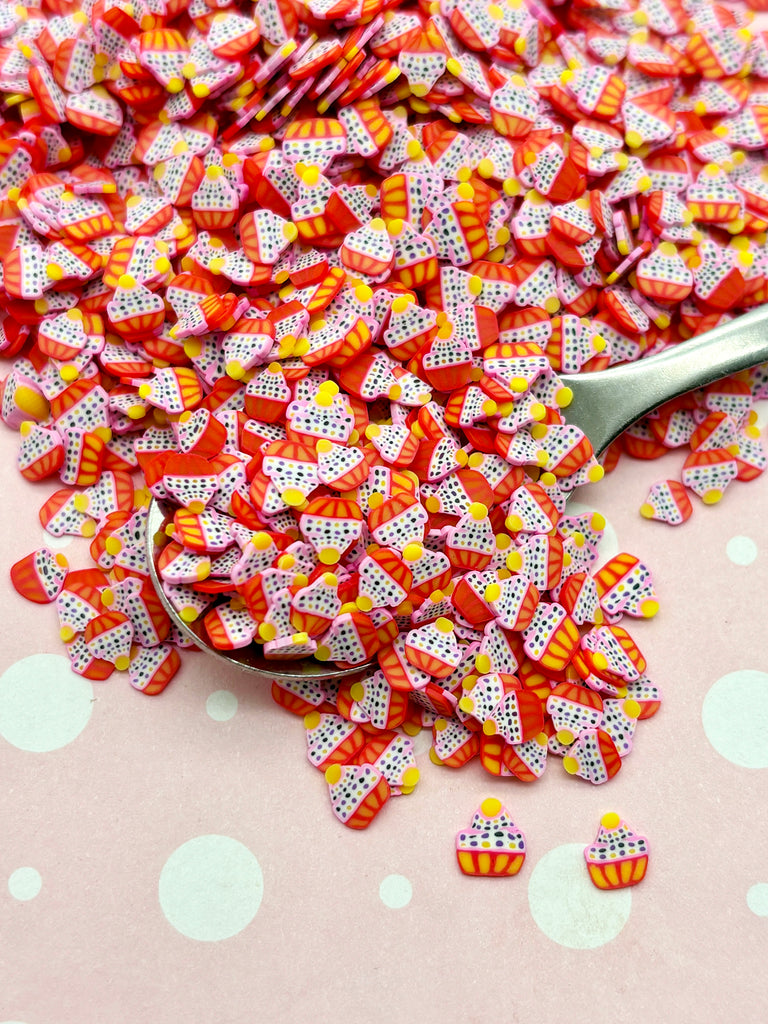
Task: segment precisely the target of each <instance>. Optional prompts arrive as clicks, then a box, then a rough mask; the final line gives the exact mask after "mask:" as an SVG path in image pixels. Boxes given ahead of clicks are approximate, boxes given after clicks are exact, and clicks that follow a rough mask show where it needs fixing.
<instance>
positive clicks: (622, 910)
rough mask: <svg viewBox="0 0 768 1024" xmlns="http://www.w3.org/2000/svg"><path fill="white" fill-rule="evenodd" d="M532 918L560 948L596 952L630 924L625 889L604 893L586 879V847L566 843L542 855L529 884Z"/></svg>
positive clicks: (628, 905) (627, 896) (628, 901)
mask: <svg viewBox="0 0 768 1024" xmlns="http://www.w3.org/2000/svg"><path fill="white" fill-rule="evenodd" d="M528 905H529V907H530V910H531V915H532V916H533V920H534V921H535V922H536V924H537V925H538V927H539V928H540V929H541V931H542V932H544V934H545V935H546V936H547V938H549V939H552V941H553V942H556V943H557V944H558V945H559V946H566V947H567V948H568V949H595V948H597V947H598V946H604V945H605V944H606V943H607V942H610V941H611V940H612V939H615V938H616V936H617V935H618V934H619V932H620V931H621V930H622V928H623V927H624V925H625V924H626V923H627V921H628V920H629V914H630V911H631V909H632V893H631V891H630V890H629V889H615V890H613V891H611V892H603V891H602V890H600V889H597V888H595V886H594V885H593V884H592V882H590V880H589V873H588V871H587V866H586V864H585V863H584V847H583V845H582V844H580V843H566V844H564V845H562V846H556V847H555V848H554V849H553V850H550V851H549V852H548V853H545V854H544V856H543V857H542V858H541V860H539V862H538V863H537V864H536V867H535V868H534V869H533V872H532V873H531V877H530V880H529V882H528Z"/></svg>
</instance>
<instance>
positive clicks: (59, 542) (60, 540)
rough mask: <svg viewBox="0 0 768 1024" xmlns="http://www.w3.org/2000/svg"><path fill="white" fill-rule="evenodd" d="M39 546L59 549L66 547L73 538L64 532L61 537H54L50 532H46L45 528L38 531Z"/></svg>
mask: <svg viewBox="0 0 768 1024" xmlns="http://www.w3.org/2000/svg"><path fill="white" fill-rule="evenodd" d="M40 538H41V545H40V546H41V547H44V548H50V550H51V551H60V550H61V549H62V548H68V547H69V545H70V544H71V543H72V541H73V540H74V539H75V538H74V537H71V536H70V535H69V534H66V533H65V534H64V536H63V537H54V535H53V534H52V533H48V531H47V530H41V531H40Z"/></svg>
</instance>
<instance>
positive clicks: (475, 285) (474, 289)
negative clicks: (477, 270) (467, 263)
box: [467, 274, 483, 297]
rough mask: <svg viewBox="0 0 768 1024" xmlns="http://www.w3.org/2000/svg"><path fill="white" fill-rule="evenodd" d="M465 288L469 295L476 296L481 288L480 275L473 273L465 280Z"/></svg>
mask: <svg viewBox="0 0 768 1024" xmlns="http://www.w3.org/2000/svg"><path fill="white" fill-rule="evenodd" d="M467 290H468V291H469V294H470V295H474V296H475V297H477V296H478V295H479V294H480V293H481V292H482V290H483V279H482V277H478V275H477V274H473V275H472V276H471V277H470V279H469V281H468V282H467Z"/></svg>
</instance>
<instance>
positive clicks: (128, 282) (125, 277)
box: [117, 274, 136, 291]
mask: <svg viewBox="0 0 768 1024" xmlns="http://www.w3.org/2000/svg"><path fill="white" fill-rule="evenodd" d="M117 287H118V288H122V289H124V290H125V291H129V290H130V289H131V288H135V287H136V278H135V277H132V276H131V275H130V274H121V275H120V277H118V279H117Z"/></svg>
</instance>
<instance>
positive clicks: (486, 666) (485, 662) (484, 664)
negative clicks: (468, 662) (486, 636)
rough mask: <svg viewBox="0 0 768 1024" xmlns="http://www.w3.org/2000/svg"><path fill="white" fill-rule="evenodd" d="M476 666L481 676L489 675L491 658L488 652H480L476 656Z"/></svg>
mask: <svg viewBox="0 0 768 1024" xmlns="http://www.w3.org/2000/svg"><path fill="white" fill-rule="evenodd" d="M475 668H476V669H477V671H478V672H479V673H480V675H481V676H484V675H487V674H488V673H489V672H490V671H491V659H490V658H489V657H488V655H487V654H478V655H477V657H476V658H475Z"/></svg>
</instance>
